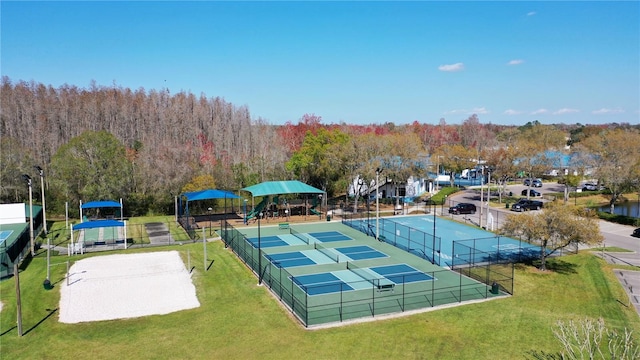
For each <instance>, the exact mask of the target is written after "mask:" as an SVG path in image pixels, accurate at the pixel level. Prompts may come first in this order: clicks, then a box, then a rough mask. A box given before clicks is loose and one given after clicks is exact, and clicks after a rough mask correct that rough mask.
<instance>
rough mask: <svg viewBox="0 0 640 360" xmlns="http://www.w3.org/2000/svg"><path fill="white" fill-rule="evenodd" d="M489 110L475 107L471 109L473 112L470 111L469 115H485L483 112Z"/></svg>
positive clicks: (486, 112) (485, 112)
mask: <svg viewBox="0 0 640 360" xmlns="http://www.w3.org/2000/svg"><path fill="white" fill-rule="evenodd" d="M488 113H489V110H487V108H485V107H484V106H483V107H480V108H473V110H471V112H470V113H469V115H473V114H478V115H483V114H488Z"/></svg>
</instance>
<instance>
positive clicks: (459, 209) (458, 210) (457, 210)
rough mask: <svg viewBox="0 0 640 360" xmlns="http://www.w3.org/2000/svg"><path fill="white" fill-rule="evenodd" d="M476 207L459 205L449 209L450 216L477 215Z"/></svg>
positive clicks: (464, 204) (465, 204) (466, 204)
mask: <svg viewBox="0 0 640 360" xmlns="http://www.w3.org/2000/svg"><path fill="white" fill-rule="evenodd" d="M475 213H476V206H475V205H473V204H468V203H459V204H456V205H454V206H452V207H450V208H449V214H456V215H460V214H475Z"/></svg>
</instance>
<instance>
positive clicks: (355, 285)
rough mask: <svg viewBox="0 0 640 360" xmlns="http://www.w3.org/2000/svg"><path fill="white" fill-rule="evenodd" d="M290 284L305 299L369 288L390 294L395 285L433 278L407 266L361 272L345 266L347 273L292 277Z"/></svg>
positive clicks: (397, 265)
mask: <svg viewBox="0 0 640 360" xmlns="http://www.w3.org/2000/svg"><path fill="white" fill-rule="evenodd" d="M292 280H293V282H294V283H295V284H296V285H297V286H298V287H300V288H301V289H302V290H303V291H304V292H306V293H307V294H308V295H320V294H328V293H334V292H342V291H350V290H363V289H370V288H371V285H373V286H374V287H375V288H376V290H377V291H393V290H394V288H395V285H396V284H404V283H409V282H418V281H431V280H433V278H432V277H431V276H429V275H427V274H425V273H423V272H421V271H418V270H417V269H415V268H413V267H411V266H409V265H407V264H395V265H388V266H376V267H371V268H361V267H357V266H356V265H353V264H349V263H347V270H338V271H332V272H326V273H316V274H310V275H301V276H294V277H292ZM363 280H365V281H367V282H368V283H369V284H371V285H369V284H367V283H365V282H363Z"/></svg>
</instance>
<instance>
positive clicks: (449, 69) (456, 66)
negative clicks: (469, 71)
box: [438, 63, 464, 72]
mask: <svg viewBox="0 0 640 360" xmlns="http://www.w3.org/2000/svg"><path fill="white" fill-rule="evenodd" d="M438 70H440V71H446V72H456V71H462V70H464V64H463V63H455V64H449V65H440V66H438Z"/></svg>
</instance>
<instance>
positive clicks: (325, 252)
mask: <svg viewBox="0 0 640 360" xmlns="http://www.w3.org/2000/svg"><path fill="white" fill-rule="evenodd" d="M264 256H265V257H266V258H267V260H269V261H270V262H272V263H273V264H274V265H276V266H278V267H295V266H307V265H316V264H331V263H339V262H347V261H354V260H363V259H376V258H384V257H387V256H388V255H387V254H385V253H383V252H380V251H378V250H375V249H372V248H371V247H369V246H348V247H337V248H331V247H325V246H323V245H321V244H320V243H315V244H314V248H313V250H301V251H291V252H283V253H275V254H265V255H264Z"/></svg>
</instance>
